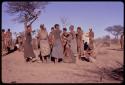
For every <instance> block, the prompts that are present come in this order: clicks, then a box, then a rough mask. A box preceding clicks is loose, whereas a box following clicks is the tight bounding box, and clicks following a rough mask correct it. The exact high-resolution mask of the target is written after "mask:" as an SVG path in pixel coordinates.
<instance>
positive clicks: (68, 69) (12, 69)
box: [2, 45, 123, 83]
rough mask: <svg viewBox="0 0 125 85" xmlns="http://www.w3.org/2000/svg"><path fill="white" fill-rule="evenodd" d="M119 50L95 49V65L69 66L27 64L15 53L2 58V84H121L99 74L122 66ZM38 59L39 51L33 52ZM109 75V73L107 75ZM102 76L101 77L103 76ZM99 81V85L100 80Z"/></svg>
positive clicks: (88, 63)
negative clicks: (104, 69) (104, 70)
mask: <svg viewBox="0 0 125 85" xmlns="http://www.w3.org/2000/svg"><path fill="white" fill-rule="evenodd" d="M119 47H120V46H116V45H112V46H111V47H102V48H101V47H100V46H99V45H98V46H96V52H97V57H96V61H95V62H94V63H91V62H86V61H79V60H77V62H76V63H75V64H71V63H58V64H54V63H51V62H50V63H42V62H34V63H26V62H25V61H24V57H23V53H22V52H19V51H16V52H14V53H11V54H9V55H7V56H3V57H2V82H3V83H12V82H15V83H120V82H122V81H118V80H114V79H112V78H110V77H109V76H107V75H106V73H105V72H103V71H102V69H103V68H106V69H111V68H114V69H115V68H117V67H120V66H121V65H120V64H122V65H123V51H121V50H119ZM35 53H36V55H38V51H35ZM107 73H109V71H108V72H107ZM102 74H103V76H102ZM101 77H102V81H101V80H100V78H101Z"/></svg>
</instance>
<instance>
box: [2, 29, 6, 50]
mask: <svg viewBox="0 0 125 85" xmlns="http://www.w3.org/2000/svg"><path fill="white" fill-rule="evenodd" d="M3 50H5V30H4V29H2V51H3Z"/></svg>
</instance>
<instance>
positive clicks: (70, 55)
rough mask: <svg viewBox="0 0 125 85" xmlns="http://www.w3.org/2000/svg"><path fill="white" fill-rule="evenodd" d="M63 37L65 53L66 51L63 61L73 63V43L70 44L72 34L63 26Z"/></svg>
mask: <svg viewBox="0 0 125 85" xmlns="http://www.w3.org/2000/svg"><path fill="white" fill-rule="evenodd" d="M61 37H62V42H63V53H64V58H63V62H65V63H73V62H74V58H73V57H74V56H73V52H72V50H71V45H70V34H69V33H68V32H67V29H66V28H63V33H62V35H61Z"/></svg>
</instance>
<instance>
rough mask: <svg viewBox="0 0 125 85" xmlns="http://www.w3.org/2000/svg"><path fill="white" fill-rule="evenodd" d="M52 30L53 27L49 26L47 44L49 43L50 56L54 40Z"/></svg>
mask: <svg viewBox="0 0 125 85" xmlns="http://www.w3.org/2000/svg"><path fill="white" fill-rule="evenodd" d="M53 31H54V27H52V28H51V32H50V33H49V45H50V49H51V51H50V56H51V53H52V49H53V41H54V36H53Z"/></svg>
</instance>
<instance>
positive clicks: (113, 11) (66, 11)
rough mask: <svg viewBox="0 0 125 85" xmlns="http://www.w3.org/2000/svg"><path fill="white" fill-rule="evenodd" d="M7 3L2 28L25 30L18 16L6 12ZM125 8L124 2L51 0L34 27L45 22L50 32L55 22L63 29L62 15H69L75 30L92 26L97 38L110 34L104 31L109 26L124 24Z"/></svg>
mask: <svg viewBox="0 0 125 85" xmlns="http://www.w3.org/2000/svg"><path fill="white" fill-rule="evenodd" d="M5 3H6V2H3V3H2V29H5V30H7V29H8V28H10V29H11V31H12V32H21V31H24V25H23V23H18V22H14V21H13V20H12V19H13V18H15V17H16V16H10V15H9V14H7V13H6V12H5V10H6V7H5ZM123 10H124V4H123V3H122V2H111V1H110V2H71V1H70V2H64V1H63V2H49V4H48V5H46V8H45V9H44V10H43V11H42V13H41V15H40V16H39V18H38V19H37V20H36V21H35V22H34V23H33V24H32V28H33V29H39V26H40V24H44V25H45V27H46V28H47V31H48V32H50V28H51V27H52V26H54V24H60V29H62V28H63V26H62V23H61V17H67V19H68V21H69V23H70V24H71V25H74V26H75V31H76V28H77V27H78V26H81V27H82V30H83V31H84V32H88V30H89V27H92V29H93V31H94V32H95V38H98V37H102V36H104V35H107V34H108V33H107V32H106V31H104V29H105V28H107V27H108V26H113V25H121V26H124V11H123ZM67 29H69V26H67Z"/></svg>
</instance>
